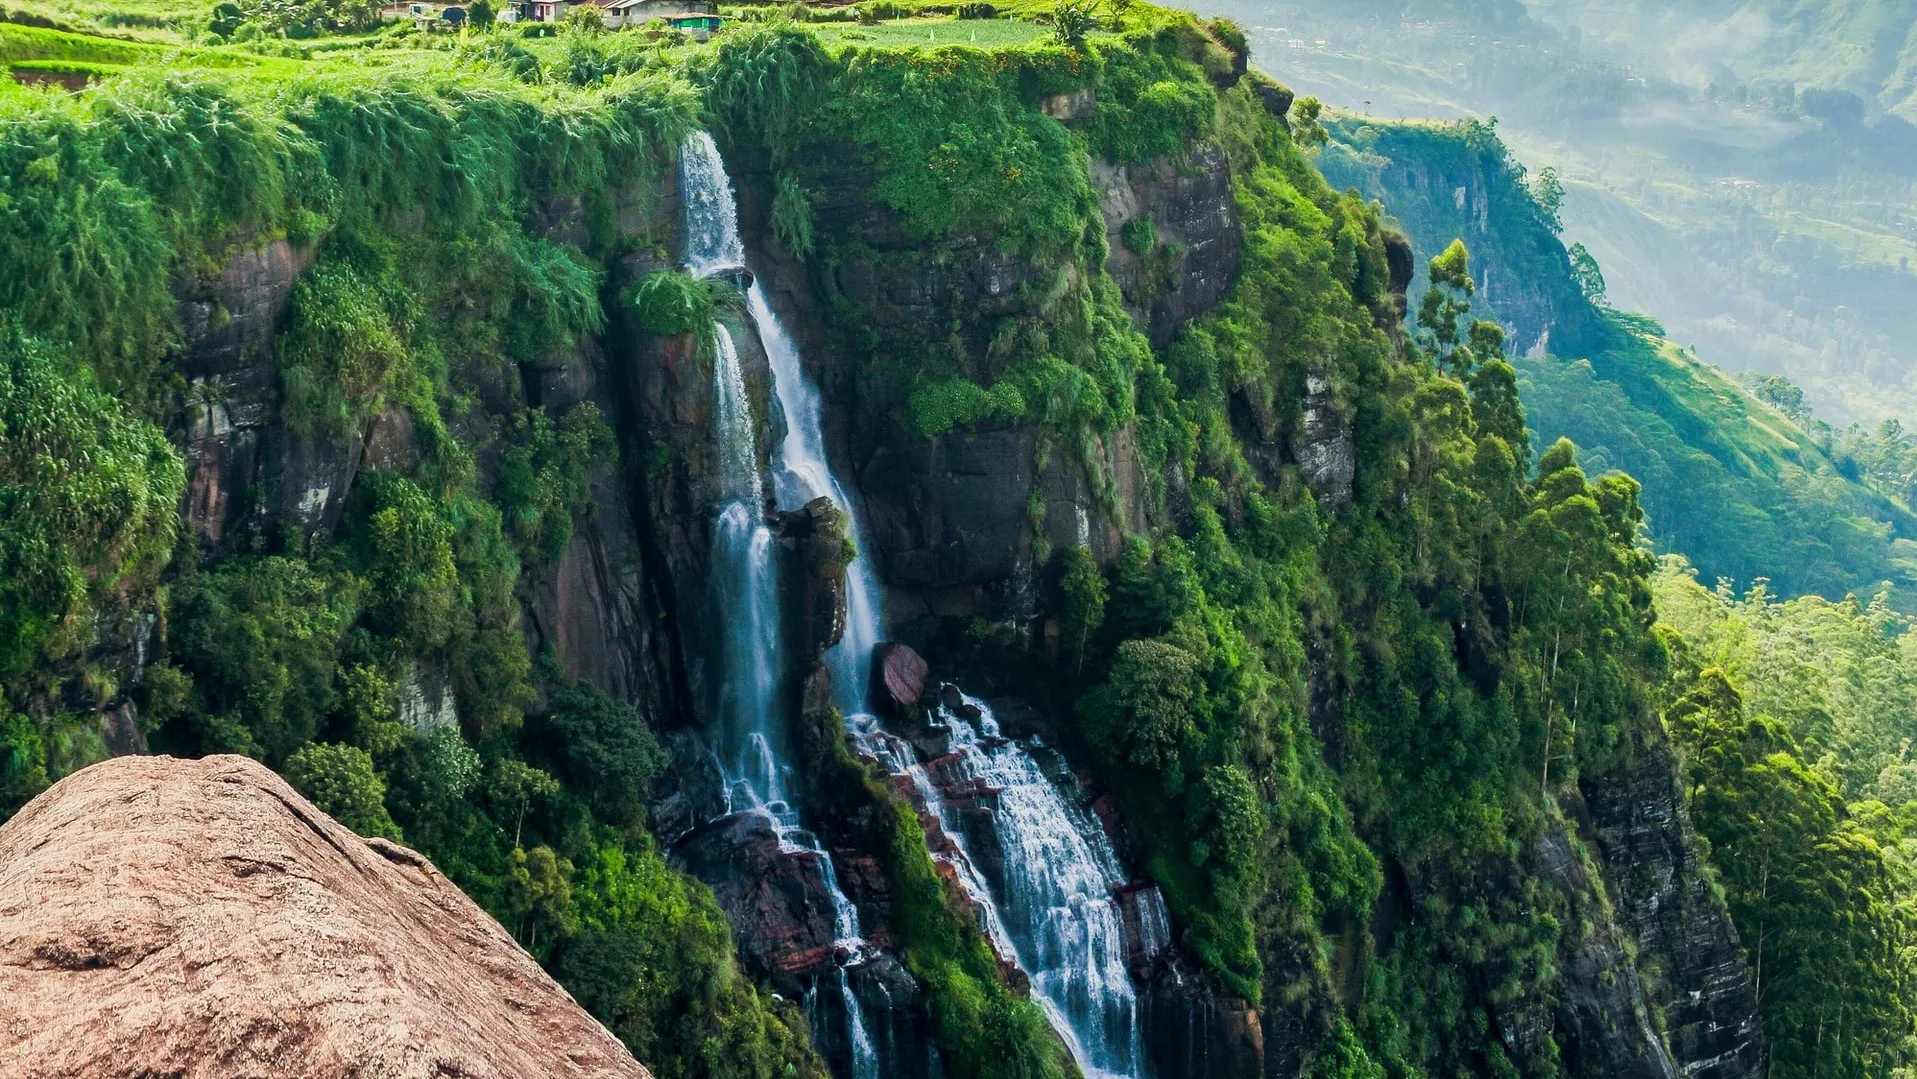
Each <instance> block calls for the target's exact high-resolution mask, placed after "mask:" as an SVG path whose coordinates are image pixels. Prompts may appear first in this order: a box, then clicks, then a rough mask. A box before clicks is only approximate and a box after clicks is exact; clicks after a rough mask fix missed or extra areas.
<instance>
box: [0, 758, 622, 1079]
mask: <svg viewBox="0 0 1917 1079" xmlns="http://www.w3.org/2000/svg"><path fill="white" fill-rule="evenodd" d="M0 1074H4V1075H8V1076H18V1077H21V1079H53V1077H64V1076H74V1077H79V1076H86V1077H89V1079H111V1077H117V1076H125V1077H129V1079H131V1077H134V1076H156V1075H166V1076H179V1077H204V1079H212V1077H222V1076H285V1075H297V1076H301V1077H302V1079H332V1077H345V1076H367V1075H379V1076H393V1077H404V1076H421V1077H425V1076H445V1075H458V1076H467V1077H472V1079H481V1077H499V1079H522V1077H538V1076H554V1077H558V1076H578V1077H605V1079H612V1077H625V1079H646V1077H647V1075H648V1073H647V1071H646V1070H645V1069H644V1068H643V1067H641V1066H640V1065H639V1064H638V1062H636V1061H634V1060H633V1059H632V1057H631V1055H630V1054H628V1053H627V1052H626V1050H625V1048H624V1047H623V1046H622V1045H620V1044H619V1042H618V1041H617V1040H616V1039H614V1038H613V1036H612V1035H611V1034H609V1033H607V1031H606V1030H605V1028H604V1027H602V1026H600V1025H599V1024H598V1023H597V1022H595V1021H594V1020H593V1019H592V1018H591V1017H590V1016H588V1015H587V1014H586V1012H585V1011H584V1010H583V1009H581V1008H580V1007H579V1006H578V1005H577V1004H575V1003H574V1002H573V1000H572V998H571V997H569V996H568V995H567V994H566V992H565V990H563V989H561V988H560V987H559V985H558V984H557V983H555V982H554V981H553V980H552V979H551V978H550V977H548V976H547V975H546V973H545V972H544V971H542V970H541V969H540V968H539V964H538V963H536V962H534V961H533V959H532V957H531V956H529V955H527V954H526V953H525V952H524V951H523V950H521V949H520V947H519V946H518V945H517V944H516V943H514V941H513V939H512V938H511V937H510V936H508V935H507V934H506V931H505V930H504V929H502V928H500V926H499V925H498V923H496V922H494V921H493V920H492V919H491V918H489V917H488V916H487V915H486V914H485V912H483V911H481V910H480V909H479V907H478V906H477V905H476V904H474V903H473V901H472V900H470V899H468V898H466V896H465V895H464V894H463V893H461V892H460V890H459V889H458V888H457V887H455V886H454V885H453V883H452V882H451V881H449V880H447V879H446V878H445V877H443V876H441V875H440V874H439V872H438V871H437V870H435V869H434V868H433V866H432V864H431V863H430V862H428V861H427V860H426V859H425V858H424V857H422V856H421V855H419V854H416V853H414V852H413V851H411V850H408V849H406V848H404V847H401V846H398V845H397V844H394V843H390V842H388V841H386V840H382V839H371V840H368V839H362V838H360V837H359V836H357V835H354V834H353V833H352V832H350V831H348V830H347V829H346V828H344V827H342V826H341V825H339V824H338V823H336V822H334V821H333V820H332V819H331V818H330V817H328V816H326V814H324V813H321V812H320V811H319V810H318V809H316V808H314V806H313V805H312V803H310V802H308V801H307V800H306V799H304V798H302V797H300V795H299V794H297V793H296V792H295V791H294V790H293V789H292V788H291V787H289V786H288V785H287V784H286V783H285V782H284V781H282V780H280V779H279V778H278V777H277V776H275V775H273V773H271V772H269V771H268V770H267V769H266V768H265V767H263V766H262V765H260V764H258V763H256V762H254V761H252V760H249V759H246V758H244V757H231V756H219V757H208V758H206V759H204V760H198V761H189V760H176V759H173V758H167V757H123V758H119V759H116V760H112V761H107V762H104V763H101V764H97V765H94V766H93V767H91V768H87V769H85V770H83V771H81V772H78V773H76V774H74V775H72V776H69V777H67V778H66V779H64V780H62V781H61V782H60V783H59V784H57V785H56V786H54V787H53V788H52V789H51V790H49V791H47V792H46V793H44V794H42V795H41V796H40V797H39V798H36V799H35V800H34V801H33V802H32V803H31V804H30V805H28V806H27V808H26V809H25V810H23V811H22V812H21V813H20V814H19V815H18V816H16V817H14V818H13V819H12V820H10V821H8V822H7V824H6V825H5V826H0Z"/></svg>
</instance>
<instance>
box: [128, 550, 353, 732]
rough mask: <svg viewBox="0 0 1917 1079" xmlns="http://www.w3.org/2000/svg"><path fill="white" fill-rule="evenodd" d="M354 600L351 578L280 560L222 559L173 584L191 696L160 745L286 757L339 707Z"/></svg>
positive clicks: (176, 642) (176, 648)
mask: <svg viewBox="0 0 1917 1079" xmlns="http://www.w3.org/2000/svg"><path fill="white" fill-rule="evenodd" d="M357 596H358V590H357V588H355V587H354V585H353V584H352V582H350V581H346V580H341V579H339V578H337V577H334V576H331V575H328V574H324V573H320V572H317V571H315V570H314V569H313V567H312V566H310V565H309V564H307V563H306V562H303V561H300V560H298V559H294V558H284V557H281V556H278V555H273V556H270V557H267V558H233V559H228V560H227V561H226V562H224V563H222V564H221V565H220V566H219V567H218V568H217V569H214V570H211V571H207V572H202V573H199V574H195V575H192V576H189V577H187V578H186V579H185V580H183V581H180V582H179V583H178V584H176V585H174V586H173V600H172V605H171V607H172V610H171V612H170V621H171V624H172V631H171V633H170V637H171V647H172V650H173V658H174V660H175V661H176V662H178V663H179V664H180V665H181V666H182V667H183V668H185V669H186V671H187V672H189V673H190V674H191V675H192V676H193V684H194V686H195V687H196V689H197V690H198V692H197V694H196V695H195V697H194V699H193V700H192V702H191V704H190V705H189V706H188V707H187V709H186V710H185V712H184V713H183V714H182V715H180V716H179V717H178V718H177V719H175V720H174V721H173V722H172V723H170V724H168V725H167V726H166V727H164V728H162V730H161V734H162V737H161V739H160V741H161V742H162V743H163V744H164V745H165V746H166V748H168V749H169V750H171V751H173V752H182V753H205V752H216V753H248V754H251V755H254V756H258V757H260V758H262V759H263V760H265V761H266V762H267V763H269V764H275V765H277V764H278V763H280V762H282V761H284V760H285V759H286V758H287V757H288V756H289V755H291V754H292V753H293V752H295V751H296V750H298V749H299V748H300V747H301V746H302V745H304V744H306V743H307V742H309V741H311V740H312V739H313V738H314V736H315V735H317V734H318V733H319V728H320V723H321V721H322V720H323V719H325V718H326V717H327V716H328V715H329V714H331V713H332V712H333V710H334V709H335V708H337V707H338V706H339V703H340V698H339V683H338V681H337V669H338V664H339V650H340V643H341V639H342V638H343V636H344V635H345V633H346V630H347V628H348V627H349V626H351V625H352V623H353V620H354V617H355V615H356V613H357V609H358V604H357Z"/></svg>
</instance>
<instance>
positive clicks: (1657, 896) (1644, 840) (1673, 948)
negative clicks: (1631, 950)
mask: <svg viewBox="0 0 1917 1079" xmlns="http://www.w3.org/2000/svg"><path fill="white" fill-rule="evenodd" d="M1644 743H1645V744H1644V745H1643V747H1642V748H1641V750H1640V752H1639V754H1638V763H1637V766H1636V767H1635V768H1634V769H1632V770H1631V772H1630V773H1629V774H1628V775H1608V776H1601V777H1596V778H1594V779H1593V780H1591V781H1587V782H1585V783H1584V784H1583V785H1582V787H1583V795H1584V799H1585V802H1586V804H1587V805H1588V807H1589V815H1588V827H1589V829H1590V831H1591V832H1592V833H1593V834H1594V835H1595V838H1596V840H1597V845H1598V847H1599V849H1600V850H1601V851H1602V852H1603V856H1604V864H1605V866H1606V869H1607V871H1608V872H1609V874H1610V878H1611V879H1610V883H1611V887H1612V890H1613V894H1614V895H1615V897H1616V898H1615V901H1616V904H1617V918H1618V921H1619V922H1620V923H1621V924H1622V926H1623V927H1624V928H1625V929H1626V930H1628V931H1629V933H1630V935H1631V937H1632V938H1633V939H1634V940H1635V941H1636V944H1637V949H1638V957H1637V966H1638V969H1639V970H1641V971H1643V972H1644V980H1645V983H1646V990H1647V993H1646V995H1647V999H1649V1000H1650V1001H1651V1002H1652V1003H1653V1005H1654V1006H1655V1007H1656V1008H1657V1009H1658V1010H1659V1011H1660V1012H1661V1013H1662V1016H1663V1029H1664V1033H1665V1036H1666V1038H1667V1040H1668V1043H1669V1045H1670V1050H1671V1055H1672V1056H1673V1057H1674V1058H1675V1060H1676V1063H1677V1066H1678V1069H1679V1071H1680V1073H1681V1074H1683V1075H1685V1076H1701V1077H1708V1079H1754V1077H1756V1076H1759V1075H1762V1074H1763V1072H1764V1051H1763V1043H1762V1035H1761V1032H1760V1030H1759V1027H1758V1022H1757V994H1756V992H1755V990H1754V988H1753V985H1752V982H1751V970H1750V966H1749V964H1748V963H1747V961H1746V959H1745V956H1744V950H1743V948H1742V947H1741V946H1740V944H1739V942H1738V938H1737V930H1736V928H1735V927H1733V926H1732V925H1731V920H1730V918H1729V916H1728V915H1727V914H1726V913H1725V911H1724V906H1723V902H1722V900H1720V899H1719V898H1718V897H1717V896H1716V895H1714V894H1713V892H1712V888H1711V880H1710V877H1709V873H1708V870H1707V869H1706V867H1705V865H1704V859H1703V856H1702V854H1701V852H1700V850H1699V847H1698V840H1697V835H1696V833H1695V832H1694V831H1693V830H1692V828H1691V818H1690V810H1689V808H1688V807H1687V806H1686V804H1685V799H1684V796H1683V792H1682V790H1681V788H1680V785H1679V782H1678V774H1677V767H1676V765H1677V761H1676V759H1675V757H1674V756H1673V754H1672V751H1671V748H1670V745H1669V743H1668V742H1666V741H1665V740H1664V738H1663V736H1662V733H1661V732H1656V731H1652V732H1649V733H1648V734H1647V735H1646V736H1645V737H1644Z"/></svg>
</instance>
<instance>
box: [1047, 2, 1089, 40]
mask: <svg viewBox="0 0 1917 1079" xmlns="http://www.w3.org/2000/svg"><path fill="white" fill-rule="evenodd" d="M1097 29H1098V16H1097V14H1095V13H1094V12H1093V10H1092V0H1060V2H1059V4H1058V5H1057V6H1056V7H1054V8H1052V39H1053V40H1054V41H1056V42H1058V43H1059V44H1060V45H1063V46H1065V47H1066V48H1068V49H1076V50H1079V51H1081V52H1082V51H1083V50H1084V48H1085V39H1086V38H1087V37H1089V36H1091V33H1092V31H1094V30H1097Z"/></svg>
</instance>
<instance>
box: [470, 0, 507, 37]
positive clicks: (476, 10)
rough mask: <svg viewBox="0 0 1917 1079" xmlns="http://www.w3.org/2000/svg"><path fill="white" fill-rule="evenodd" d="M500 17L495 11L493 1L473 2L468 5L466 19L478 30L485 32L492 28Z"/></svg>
mask: <svg viewBox="0 0 1917 1079" xmlns="http://www.w3.org/2000/svg"><path fill="white" fill-rule="evenodd" d="M498 17H499V15H498V13H497V12H495V11H494V10H493V2H492V0H473V2H472V3H470V4H468V5H466V19H467V21H468V22H470V23H472V24H473V26H474V28H476V29H480V30H483V29H485V28H486V27H488V26H491V25H492V24H493V22H494V20H496V19H497V18H498Z"/></svg>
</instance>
